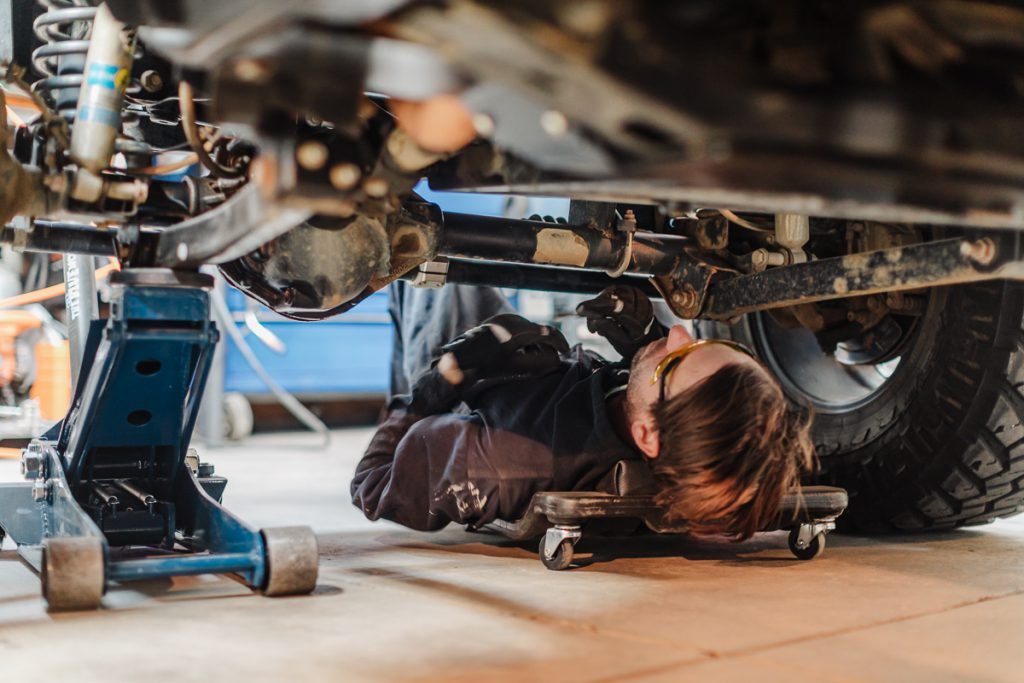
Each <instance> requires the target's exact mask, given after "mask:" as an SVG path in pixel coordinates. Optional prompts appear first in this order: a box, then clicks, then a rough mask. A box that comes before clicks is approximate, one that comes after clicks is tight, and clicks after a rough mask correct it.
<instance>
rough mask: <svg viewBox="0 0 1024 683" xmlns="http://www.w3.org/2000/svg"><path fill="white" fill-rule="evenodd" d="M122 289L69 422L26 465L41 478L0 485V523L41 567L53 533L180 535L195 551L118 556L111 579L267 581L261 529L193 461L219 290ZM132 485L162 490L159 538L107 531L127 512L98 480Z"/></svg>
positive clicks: (35, 447) (125, 541) (166, 543)
mask: <svg viewBox="0 0 1024 683" xmlns="http://www.w3.org/2000/svg"><path fill="white" fill-rule="evenodd" d="M112 289H113V295H112V301H111V307H110V317H109V318H108V319H107V320H105V321H98V322H97V323H96V324H94V325H93V327H92V330H91V331H90V335H89V339H88V341H87V343H86V349H85V359H84V362H83V365H82V374H81V379H80V381H79V383H78V387H77V388H76V392H75V396H74V399H73V401H72V407H71V409H70V411H69V412H68V415H67V417H65V419H64V420H63V421H62V422H61V423H59V424H58V425H57V426H56V427H55V428H54V429H53V430H51V431H50V432H48V433H47V434H46V435H44V436H43V437H42V438H40V439H38V440H36V441H34V442H33V443H32V444H30V446H29V448H28V449H27V450H28V453H27V454H26V457H29V458H30V459H31V458H35V460H31V462H33V463H39V465H38V467H36V466H35V465H33V466H31V467H28V468H27V469H28V475H29V476H32V477H33V479H34V480H33V481H30V482H28V483H23V484H4V485H0V529H3V530H4V531H6V532H7V533H9V534H10V536H11V538H12V539H13V540H14V541H15V542H16V543H17V544H18V548H19V552H20V553H21V555H22V557H24V558H25V560H26V561H27V562H28V563H29V564H31V565H32V566H34V567H35V568H36V569H39V567H40V557H41V553H40V549H41V545H42V542H43V541H44V540H45V539H46V538H52V537H61V536H100V537H101V538H103V541H104V549H105V552H106V550H107V548H108V547H109V546H111V545H133V546H134V545H144V546H152V545H158V544H159V545H161V546H162V547H163V548H164V549H165V550H169V549H171V548H172V547H173V546H174V544H175V542H177V543H179V544H182V545H184V546H185V547H186V548H188V549H189V550H190V551H192V552H190V553H168V554H164V555H161V556H156V557H151V558H147V559H141V560H138V559H137V560H122V561H111V560H110V559H109V555H108V559H107V561H106V578H107V580H108V581H129V580H138V579H146V578H154V577H165V576H176V575H182V574H200V573H207V572H234V573H237V574H240V575H241V576H242V578H243V579H244V580H245V581H246V582H247V583H248V584H249V585H250V586H253V587H256V588H258V587H261V586H262V584H263V582H264V579H265V561H264V558H265V549H264V542H263V538H262V535H261V534H260V533H259V532H258V531H256V530H254V529H252V528H250V527H248V526H247V525H245V524H244V523H243V522H242V521H241V520H239V519H237V518H236V517H234V516H233V515H232V514H231V513H229V512H228V511H227V510H225V509H224V508H223V507H222V506H221V505H220V504H219V503H218V502H217V501H216V500H214V499H212V498H211V497H210V496H209V495H207V493H206V491H205V490H204V489H203V486H202V485H201V483H200V482H199V480H198V479H197V478H196V476H195V474H194V473H193V472H192V470H191V469H190V468H189V467H188V465H187V464H186V462H185V455H186V452H187V449H188V444H189V440H190V438H191V435H192V430H193V427H194V425H195V421H196V416H197V412H198V407H199V400H200V398H201V396H202V390H203V387H204V384H205V382H206V378H207V374H208V373H209V370H210V364H211V360H212V357H213V349H214V346H215V344H216V343H217V341H218V333H217V330H216V328H215V326H214V324H213V323H212V322H211V321H210V302H209V294H208V292H207V290H206V289H204V288H203V287H198V286H171V285H164V284H159V285H155V284H131V283H130V281H125V282H121V283H120V284H118V283H114V284H113V287H112ZM26 462H29V461H26ZM125 480H130V481H134V482H142V483H143V484H144V485H145V488H146V490H147V492H152V493H153V494H154V496H155V498H156V500H157V503H156V504H155V505H154V506H153V507H152V508H151V509H150V510H149V512H148V513H146V514H148V515H149V517H147V519H151V518H159V520H160V521H161V523H162V524H163V525H164V526H163V529H162V530H161V529H160V528H159V527H158V528H157V533H158V534H159V536H160V540H159V541H158V542H154V535H153V534H154V531H153V529H152V528H149V529H147V530H145V531H144V532H143V531H137V530H134V529H133V528H132V527H131V525H126V526H127V528H119V529H117V530H116V531H115V530H113V529H112V528H107V527H106V523H107V522H109V521H111V520H113V521H115V522H116V516H117V514H118V512H117V510H116V509H113V508H112V509H111V511H107V510H106V509H105V508H101V507H98V506H97V503H96V500H95V499H94V498H90V496H91V495H92V493H91V492H92V491H93V490H94V487H95V486H97V485H99V486H103V485H107V484H116V483H117V482H119V481H125ZM154 510H157V511H159V514H157V513H156V512H154ZM122 514H124V513H122ZM137 514H141V513H137ZM105 515H107V516H105ZM97 516H99V521H97ZM114 538H116V542H112V541H111V539H114Z"/></svg>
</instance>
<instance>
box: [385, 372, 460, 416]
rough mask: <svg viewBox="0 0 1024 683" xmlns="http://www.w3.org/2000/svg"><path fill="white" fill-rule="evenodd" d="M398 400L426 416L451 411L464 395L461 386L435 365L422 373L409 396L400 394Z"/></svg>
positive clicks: (416, 412) (413, 410)
mask: <svg viewBox="0 0 1024 683" xmlns="http://www.w3.org/2000/svg"><path fill="white" fill-rule="evenodd" d="M397 400H399V401H401V402H402V403H404V404H405V405H406V407H407V408H408V410H409V412H411V413H415V414H417V415H420V416H423V417H426V416H428V415H440V414H441V413H449V412H451V411H452V410H453V409H454V408H455V406H457V405H458V404H459V402H460V401H462V396H461V394H460V392H459V388H458V387H455V386H453V385H452V383H451V382H449V381H448V380H446V379H445V378H444V377H443V376H442V375H441V373H440V372H439V371H438V370H437V368H436V367H434V368H431V369H429V370H427V371H426V372H424V373H423V374H422V375H420V377H419V379H417V380H416V382H415V383H413V385H412V389H411V390H410V392H409V395H408V396H400V397H398V398H397Z"/></svg>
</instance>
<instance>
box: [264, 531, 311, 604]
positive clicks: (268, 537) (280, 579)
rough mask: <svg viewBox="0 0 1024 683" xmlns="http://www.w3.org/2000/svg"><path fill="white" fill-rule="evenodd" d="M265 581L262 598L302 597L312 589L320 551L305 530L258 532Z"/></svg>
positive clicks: (309, 532)
mask: <svg viewBox="0 0 1024 683" xmlns="http://www.w3.org/2000/svg"><path fill="white" fill-rule="evenodd" d="M260 534H261V535H262V536H263V547H264V551H263V552H264V560H265V561H266V579H265V581H264V585H263V587H262V588H261V589H260V592H262V593H263V594H264V595H268V596H271V597H275V596H279V595H306V594H307V593H312V592H313V589H314V588H316V578H317V574H318V572H319V569H320V548H319V546H318V545H317V542H316V535H315V534H314V533H313V530H312V529H310V528H309V527H308V526H283V527H277V528H271V529H263V530H261V531H260Z"/></svg>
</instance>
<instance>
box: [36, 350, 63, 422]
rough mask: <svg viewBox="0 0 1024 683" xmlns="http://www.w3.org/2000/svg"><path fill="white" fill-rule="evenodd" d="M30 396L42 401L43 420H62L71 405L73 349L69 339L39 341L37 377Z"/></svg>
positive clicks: (41, 413) (40, 405)
mask: <svg viewBox="0 0 1024 683" xmlns="http://www.w3.org/2000/svg"><path fill="white" fill-rule="evenodd" d="M29 398H34V399H35V400H37V401H38V402H39V414H40V415H42V416H43V419H44V420H60V419H61V418H63V417H64V416H65V415H67V412H68V407H69V406H70V405H71V349H70V347H69V346H68V342H67V340H66V339H63V340H61V341H58V342H57V343H55V344H51V343H49V342H46V341H41V342H39V343H38V344H36V381H35V383H34V384H33V385H32V389H31V390H30V391H29Z"/></svg>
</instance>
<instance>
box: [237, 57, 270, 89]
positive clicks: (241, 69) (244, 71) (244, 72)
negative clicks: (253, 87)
mask: <svg viewBox="0 0 1024 683" xmlns="http://www.w3.org/2000/svg"><path fill="white" fill-rule="evenodd" d="M231 70H232V72H233V73H234V74H235V78H237V79H238V80H240V81H245V82H246V83H261V82H263V81H265V80H266V79H267V77H268V76H270V67H269V66H267V64H266V62H263V61H260V60H259V59H240V60H238V61H237V62H235V64H234V66H233V67H232V69H231Z"/></svg>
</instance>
